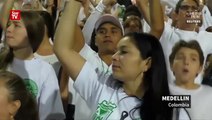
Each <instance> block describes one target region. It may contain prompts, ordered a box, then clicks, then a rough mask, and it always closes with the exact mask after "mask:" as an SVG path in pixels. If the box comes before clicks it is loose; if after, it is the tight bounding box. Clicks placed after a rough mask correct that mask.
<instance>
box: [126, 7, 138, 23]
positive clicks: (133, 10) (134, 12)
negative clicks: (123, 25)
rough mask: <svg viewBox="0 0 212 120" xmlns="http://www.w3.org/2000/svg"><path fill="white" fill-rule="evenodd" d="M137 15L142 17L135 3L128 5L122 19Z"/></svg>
mask: <svg viewBox="0 0 212 120" xmlns="http://www.w3.org/2000/svg"><path fill="white" fill-rule="evenodd" d="M131 15H134V16H138V17H139V18H142V15H141V13H140V11H139V9H138V7H136V6H135V5H130V6H128V7H127V9H126V11H125V13H124V16H123V21H125V20H126V19H127V17H128V16H131Z"/></svg>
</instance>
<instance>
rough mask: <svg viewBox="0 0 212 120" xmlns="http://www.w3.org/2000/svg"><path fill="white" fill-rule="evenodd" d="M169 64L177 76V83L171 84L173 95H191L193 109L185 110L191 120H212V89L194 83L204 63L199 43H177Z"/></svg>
mask: <svg viewBox="0 0 212 120" xmlns="http://www.w3.org/2000/svg"><path fill="white" fill-rule="evenodd" d="M169 62H170V66H171V70H172V72H173V74H174V76H175V81H174V82H171V83H170V84H169V88H170V92H171V94H174V95H191V108H185V109H186V111H188V114H189V116H190V119H191V120H211V119H212V114H211V111H212V104H211V101H212V93H211V91H212V88H211V87H209V86H206V85H200V84H196V83H195V82H194V80H195V78H196V77H197V76H198V74H199V73H200V72H201V70H202V66H203V62H204V56H203V52H202V50H201V47H200V45H199V43H198V42H197V41H195V40H192V41H189V42H186V41H182V40H181V41H179V42H177V43H176V44H175V46H174V47H173V49H172V53H171V55H170V56H169Z"/></svg>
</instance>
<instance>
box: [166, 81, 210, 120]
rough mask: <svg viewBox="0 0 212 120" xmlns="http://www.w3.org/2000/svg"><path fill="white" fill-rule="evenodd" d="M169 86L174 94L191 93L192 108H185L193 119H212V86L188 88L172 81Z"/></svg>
mask: <svg viewBox="0 0 212 120" xmlns="http://www.w3.org/2000/svg"><path fill="white" fill-rule="evenodd" d="M169 88H170V93H171V94H174V95H191V108H185V109H186V110H187V111H188V113H189V115H190V117H191V120H212V114H211V111H212V92H211V91H212V87H210V86H206V85H200V87H199V88H197V89H194V90H187V89H184V88H181V87H178V86H176V85H175V83H173V82H172V83H170V84H169Z"/></svg>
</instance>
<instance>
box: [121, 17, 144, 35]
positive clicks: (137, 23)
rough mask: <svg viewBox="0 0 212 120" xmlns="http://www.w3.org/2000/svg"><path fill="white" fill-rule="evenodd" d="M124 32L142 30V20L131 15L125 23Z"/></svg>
mask: <svg viewBox="0 0 212 120" xmlns="http://www.w3.org/2000/svg"><path fill="white" fill-rule="evenodd" d="M123 26H124V33H125V34H127V33H131V32H142V25H141V20H140V18H139V17H137V16H135V15H130V16H128V17H127V18H126V20H125V21H124V23H123Z"/></svg>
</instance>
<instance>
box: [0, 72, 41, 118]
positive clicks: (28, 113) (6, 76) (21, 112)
mask: <svg viewBox="0 0 212 120" xmlns="http://www.w3.org/2000/svg"><path fill="white" fill-rule="evenodd" d="M0 80H1V81H4V83H5V87H6V89H7V90H8V91H9V96H8V98H9V100H11V101H15V100H20V102H21V106H20V108H19V109H18V111H17V113H16V114H15V116H14V119H15V120H38V119H39V118H38V109H37V104H36V102H35V99H34V98H33V97H32V95H31V94H30V93H29V92H28V91H27V89H26V86H25V84H24V81H23V79H21V78H20V77H19V76H18V75H16V74H14V73H11V72H7V71H0Z"/></svg>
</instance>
